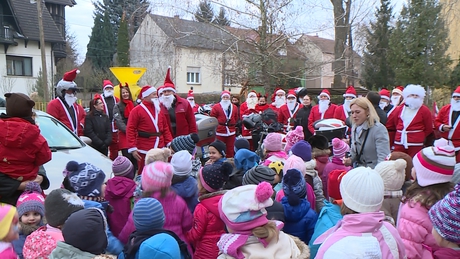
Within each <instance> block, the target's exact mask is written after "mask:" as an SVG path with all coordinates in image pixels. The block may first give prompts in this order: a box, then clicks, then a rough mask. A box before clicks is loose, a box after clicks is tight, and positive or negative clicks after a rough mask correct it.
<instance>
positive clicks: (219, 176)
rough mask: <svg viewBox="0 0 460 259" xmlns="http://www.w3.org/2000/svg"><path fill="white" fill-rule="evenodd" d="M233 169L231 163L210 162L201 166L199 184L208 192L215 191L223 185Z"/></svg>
mask: <svg viewBox="0 0 460 259" xmlns="http://www.w3.org/2000/svg"><path fill="white" fill-rule="evenodd" d="M232 171H233V167H232V165H231V164H229V163H227V162H225V163H222V164H211V165H206V166H204V167H203V168H201V170H200V172H199V176H200V179H199V180H200V182H201V185H202V186H203V187H204V188H205V189H206V190H207V191H208V192H216V191H218V190H220V189H222V187H223V186H224V184H225V182H227V181H228V178H229V176H230V174H231V173H232Z"/></svg>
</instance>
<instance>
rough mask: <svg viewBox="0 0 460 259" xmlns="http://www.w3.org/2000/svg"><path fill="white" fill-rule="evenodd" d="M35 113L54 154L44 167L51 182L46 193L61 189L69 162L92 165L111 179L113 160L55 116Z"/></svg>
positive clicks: (0, 111) (0, 109)
mask: <svg viewBox="0 0 460 259" xmlns="http://www.w3.org/2000/svg"><path fill="white" fill-rule="evenodd" d="M4 112H5V108H0V113H4ZM35 113H36V114H37V119H36V120H37V123H38V126H39V127H40V131H41V134H42V135H43V137H45V139H46V141H48V146H49V147H50V149H51V152H52V158H51V161H49V162H48V163H46V164H45V165H44V167H45V170H46V175H47V176H48V179H49V180H50V188H49V189H48V190H46V191H45V193H49V192H51V191H52V190H54V189H58V188H60V187H61V183H62V180H63V179H64V177H63V175H62V171H63V170H64V169H65V166H66V164H67V162H69V161H71V160H75V161H77V162H78V163H83V162H88V163H91V164H93V165H95V166H96V167H99V168H100V169H102V171H104V173H105V175H106V179H108V178H110V177H111V174H112V160H110V159H109V158H108V157H106V156H104V155H102V154H101V153H99V152H98V151H96V150H95V149H93V148H92V147H90V146H89V145H87V144H85V142H84V141H83V140H82V139H80V138H79V137H78V136H77V135H75V134H74V133H73V132H72V131H70V130H69V129H68V128H67V127H66V126H65V125H64V124H62V123H61V122H60V121H58V120H57V119H55V118H54V117H53V116H51V115H49V114H47V113H45V112H42V111H38V110H35Z"/></svg>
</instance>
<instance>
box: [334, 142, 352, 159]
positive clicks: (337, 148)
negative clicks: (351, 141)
mask: <svg viewBox="0 0 460 259" xmlns="http://www.w3.org/2000/svg"><path fill="white" fill-rule="evenodd" d="M349 151H350V146H348V145H347V143H345V142H343V141H342V140H341V139H338V138H333V139H332V153H333V155H334V157H338V158H344V157H345V153H347V152H349Z"/></svg>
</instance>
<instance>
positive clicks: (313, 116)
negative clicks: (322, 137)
mask: <svg viewBox="0 0 460 259" xmlns="http://www.w3.org/2000/svg"><path fill="white" fill-rule="evenodd" d="M321 95H327V97H328V98H329V100H330V99H331V98H330V96H331V95H330V93H329V91H328V90H327V89H324V90H323V91H321V94H320V95H319V96H321ZM319 96H318V98H319ZM336 109H337V105H335V104H333V103H329V107H328V108H327V109H326V111H324V113H320V112H319V104H317V105H315V106H313V107H312V108H311V111H310V116H309V117H308V130H309V131H310V132H311V133H312V134H315V128H314V127H313V123H315V122H316V121H318V120H322V119H332V118H334V114H335V110H336Z"/></svg>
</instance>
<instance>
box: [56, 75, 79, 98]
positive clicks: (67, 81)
mask: <svg viewBox="0 0 460 259" xmlns="http://www.w3.org/2000/svg"><path fill="white" fill-rule="evenodd" d="M79 73H80V70H78V69H73V70H70V71H68V72H66V73H65V74H64V76H63V77H62V79H61V80H60V81H59V82H58V83H57V84H56V93H57V95H59V96H62V91H64V90H69V89H75V90H76V88H77V84H75V82H74V80H75V78H76V77H77V74H79Z"/></svg>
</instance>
